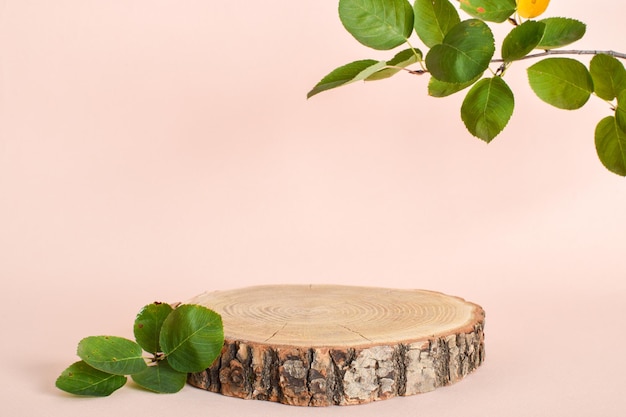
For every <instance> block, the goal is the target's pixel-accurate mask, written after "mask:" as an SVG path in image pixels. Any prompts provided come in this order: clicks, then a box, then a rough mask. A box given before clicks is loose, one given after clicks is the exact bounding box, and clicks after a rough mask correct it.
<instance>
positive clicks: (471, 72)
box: [426, 19, 495, 84]
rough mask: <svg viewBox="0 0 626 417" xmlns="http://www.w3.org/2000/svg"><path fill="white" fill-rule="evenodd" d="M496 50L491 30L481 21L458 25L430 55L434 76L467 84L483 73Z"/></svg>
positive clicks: (430, 68) (429, 61) (427, 63)
mask: <svg viewBox="0 0 626 417" xmlns="http://www.w3.org/2000/svg"><path fill="white" fill-rule="evenodd" d="M494 52H495V45H494V38H493V33H492V32H491V29H489V27H488V26H487V25H486V24H485V23H484V22H483V21H481V20H478V19H470V20H466V21H463V22H461V23H459V24H457V25H455V26H454V27H453V28H452V29H451V30H450V32H448V34H447V35H446V37H445V38H444V39H443V43H442V44H440V45H435V46H433V47H432V48H431V49H430V51H428V54H427V55H426V66H427V67H428V70H429V71H430V73H431V75H432V76H433V77H435V78H437V79H438V80H440V81H444V82H447V83H457V84H458V83H465V82H468V81H470V80H471V79H473V78H476V77H477V76H479V75H480V74H482V73H483V72H484V71H485V70H486V69H487V67H488V66H489V62H490V61H491V58H492V57H493V54H494Z"/></svg>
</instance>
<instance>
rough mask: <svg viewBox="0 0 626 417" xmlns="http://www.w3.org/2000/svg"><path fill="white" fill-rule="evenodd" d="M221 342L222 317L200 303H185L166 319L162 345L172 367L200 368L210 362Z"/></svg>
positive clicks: (195, 369) (222, 333) (222, 341)
mask: <svg viewBox="0 0 626 417" xmlns="http://www.w3.org/2000/svg"><path fill="white" fill-rule="evenodd" d="M223 344H224V330H223V328H222V318H221V317H220V315H219V314H217V313H216V312H214V311H212V310H210V309H208V308H206V307H202V306H199V305H193V304H185V305H182V306H180V307H178V308H177V309H175V310H174V311H172V313H171V314H170V315H169V316H168V317H167V319H165V322H164V323H163V329H162V330H161V347H162V348H163V353H165V355H166V356H167V360H168V362H169V364H170V365H171V367H172V368H174V369H176V370H177V371H180V372H200V371H203V370H205V369H207V368H208V367H210V366H211V364H212V363H213V361H215V359H216V358H217V357H218V356H219V354H220V352H221V350H222V345H223Z"/></svg>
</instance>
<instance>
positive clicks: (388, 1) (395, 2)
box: [339, 0, 413, 50]
mask: <svg viewBox="0 0 626 417" xmlns="http://www.w3.org/2000/svg"><path fill="white" fill-rule="evenodd" d="M339 19H340V20H341V23H343V26H344V27H345V28H346V30H347V31H348V32H350V34H351V35H352V36H354V38H355V39H356V40H357V41H359V42H361V43H362V44H363V45H365V46H367V47H370V48H373V49H380V50H388V49H393V48H395V47H396V46H398V45H401V44H403V43H404V42H406V41H407V39H408V38H409V36H411V32H413V8H412V7H411V4H410V3H409V2H408V1H407V0H339Z"/></svg>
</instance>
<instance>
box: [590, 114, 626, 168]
mask: <svg viewBox="0 0 626 417" xmlns="http://www.w3.org/2000/svg"><path fill="white" fill-rule="evenodd" d="M595 142H596V151H597V152H598V158H600V162H602V164H603V165H604V166H605V167H606V168H607V169H608V170H609V171H611V172H613V173H615V174H617V175H621V176H622V177H624V176H626V133H624V132H623V131H622V130H621V129H620V128H619V127H618V126H617V121H616V120H615V117H613V116H608V117H605V118H604V119H602V120H601V121H600V123H598V126H597V127H596V132H595Z"/></svg>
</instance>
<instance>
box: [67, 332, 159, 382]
mask: <svg viewBox="0 0 626 417" xmlns="http://www.w3.org/2000/svg"><path fill="white" fill-rule="evenodd" d="M142 353H143V352H142V350H141V346H139V345H138V344H137V343H135V342H133V341H132V340H128V339H124V338H123V337H117V336H90V337H86V338H84V339H83V340H81V341H80V342H79V343H78V356H79V357H80V358H81V359H82V360H84V361H85V362H86V363H87V364H88V365H90V366H92V367H94V368H96V369H99V370H100V371H103V372H108V373H110V374H115V375H128V374H134V373H137V372H140V371H143V370H144V369H145V368H146V366H147V365H146V362H145V361H144V359H143V357H142Z"/></svg>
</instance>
